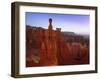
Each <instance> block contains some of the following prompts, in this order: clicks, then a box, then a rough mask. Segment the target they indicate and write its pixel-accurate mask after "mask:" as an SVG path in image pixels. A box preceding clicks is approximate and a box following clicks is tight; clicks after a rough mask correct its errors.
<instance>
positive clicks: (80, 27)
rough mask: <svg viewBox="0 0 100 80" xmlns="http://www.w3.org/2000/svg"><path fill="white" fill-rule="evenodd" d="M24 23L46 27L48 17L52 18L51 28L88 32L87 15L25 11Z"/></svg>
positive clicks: (88, 17)
mask: <svg viewBox="0 0 100 80" xmlns="http://www.w3.org/2000/svg"><path fill="white" fill-rule="evenodd" d="M25 15H26V25H30V26H37V27H43V28H46V29H47V28H48V19H49V18H52V20H53V21H52V24H53V29H56V28H61V30H62V31H71V32H75V33H78V34H89V29H90V28H89V27H90V25H89V21H90V16H89V15H76V14H54V13H34V12H26V14H25Z"/></svg>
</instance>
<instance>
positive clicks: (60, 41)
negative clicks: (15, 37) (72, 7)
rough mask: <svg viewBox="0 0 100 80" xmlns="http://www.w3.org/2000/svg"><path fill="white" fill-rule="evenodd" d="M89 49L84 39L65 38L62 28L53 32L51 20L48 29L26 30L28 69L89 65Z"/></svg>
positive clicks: (30, 28)
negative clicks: (83, 42)
mask: <svg viewBox="0 0 100 80" xmlns="http://www.w3.org/2000/svg"><path fill="white" fill-rule="evenodd" d="M67 40H68V42H67ZM70 40H71V41H70ZM88 47H89V46H87V45H86V44H85V46H84V45H82V37H79V38H78V37H77V36H76V37H73V36H68V37H64V36H62V34H61V28H57V29H56V30H53V26H52V19H49V25H48V29H43V28H33V27H27V29H26V67H34V66H55V65H76V64H89V48H88Z"/></svg>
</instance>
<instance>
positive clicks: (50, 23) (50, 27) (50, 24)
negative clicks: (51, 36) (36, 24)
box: [48, 18, 52, 30]
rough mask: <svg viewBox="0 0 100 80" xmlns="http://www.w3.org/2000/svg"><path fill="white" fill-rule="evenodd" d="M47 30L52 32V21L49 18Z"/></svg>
mask: <svg viewBox="0 0 100 80" xmlns="http://www.w3.org/2000/svg"><path fill="white" fill-rule="evenodd" d="M48 29H49V30H52V19H51V18H49V26H48Z"/></svg>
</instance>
